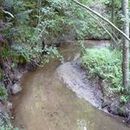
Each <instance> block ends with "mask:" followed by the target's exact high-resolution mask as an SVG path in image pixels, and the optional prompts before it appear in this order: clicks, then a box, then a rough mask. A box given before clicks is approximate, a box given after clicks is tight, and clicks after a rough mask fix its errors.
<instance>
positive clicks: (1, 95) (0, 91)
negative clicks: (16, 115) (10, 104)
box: [0, 83, 7, 100]
mask: <svg viewBox="0 0 130 130" xmlns="http://www.w3.org/2000/svg"><path fill="white" fill-rule="evenodd" d="M0 100H7V90H6V89H5V87H4V85H2V84H1V83H0Z"/></svg>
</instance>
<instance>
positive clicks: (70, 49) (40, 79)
mask: <svg viewBox="0 0 130 130" xmlns="http://www.w3.org/2000/svg"><path fill="white" fill-rule="evenodd" d="M100 44H101V45H103V46H104V42H101V43H100ZM101 45H99V46H101ZM88 46H89V47H90V46H91V45H89V44H88ZM92 46H95V44H93V45H92ZM96 46H97V44H96ZM78 50H79V49H78V48H77V47H76V46H75V45H72V44H71V45H64V46H62V47H61V52H62V53H63V54H64V56H65V59H66V60H72V59H74V58H75V57H74V56H75V55H76V54H77V53H78V52H79V51H78ZM60 64H61V63H60V62H59V61H51V62H50V63H49V64H48V65H46V66H45V67H44V68H40V69H37V70H36V71H34V72H29V73H27V74H25V75H24V77H23V79H22V86H23V91H22V92H21V93H20V94H19V95H17V96H14V97H13V99H12V100H13V104H14V108H15V111H14V114H15V119H14V121H13V122H14V126H17V127H18V128H19V129H20V130H22V129H24V130H129V129H130V128H128V127H127V126H125V125H124V124H123V123H121V122H120V120H119V119H117V118H116V117H111V116H110V115H108V114H106V113H104V112H102V111H100V110H98V109H96V108H94V107H93V106H92V105H91V104H90V103H88V102H87V101H85V100H83V99H80V98H78V97H77V96H76V94H75V93H74V92H72V91H71V90H70V89H68V88H67V87H66V86H65V85H64V84H63V83H62V82H61V81H59V80H58V78H57V76H56V74H55V71H56V68H57V67H58V66H59V65H60Z"/></svg>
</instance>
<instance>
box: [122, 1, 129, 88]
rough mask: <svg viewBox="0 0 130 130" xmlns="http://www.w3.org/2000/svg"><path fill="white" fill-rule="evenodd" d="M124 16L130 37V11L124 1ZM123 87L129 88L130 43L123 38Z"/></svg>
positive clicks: (126, 32)
mask: <svg viewBox="0 0 130 130" xmlns="http://www.w3.org/2000/svg"><path fill="white" fill-rule="evenodd" d="M122 7H123V15H124V18H125V20H124V26H123V30H124V33H125V34H126V35H127V36H129V20H128V19H129V9H128V0H122ZM123 42H124V44H123V66H122V72H123V85H124V87H125V88H126V89H128V87H129V41H128V40H127V39H126V38H124V37H123Z"/></svg>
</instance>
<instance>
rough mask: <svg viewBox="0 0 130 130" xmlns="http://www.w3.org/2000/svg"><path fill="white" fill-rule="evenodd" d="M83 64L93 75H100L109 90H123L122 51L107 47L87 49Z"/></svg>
mask: <svg viewBox="0 0 130 130" xmlns="http://www.w3.org/2000/svg"><path fill="white" fill-rule="evenodd" d="M82 64H83V66H84V67H85V68H86V69H87V70H88V72H89V74H90V75H91V76H98V77H100V78H101V79H102V80H103V81H105V82H106V83H107V85H108V86H107V89H108V90H109V91H114V92H121V91H122V90H123V87H122V71H121V53H120V52H118V51H115V50H114V51H111V50H109V49H106V48H102V49H86V50H85V52H84V53H83V56H82Z"/></svg>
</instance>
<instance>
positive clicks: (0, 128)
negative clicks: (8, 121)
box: [0, 127, 19, 130]
mask: <svg viewBox="0 0 130 130" xmlns="http://www.w3.org/2000/svg"><path fill="white" fill-rule="evenodd" d="M0 130H19V129H18V128H13V127H0Z"/></svg>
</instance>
